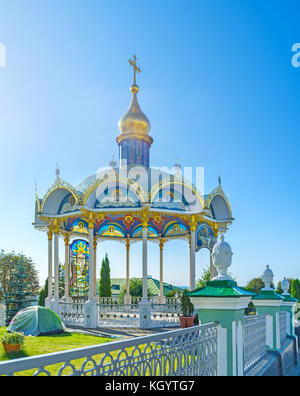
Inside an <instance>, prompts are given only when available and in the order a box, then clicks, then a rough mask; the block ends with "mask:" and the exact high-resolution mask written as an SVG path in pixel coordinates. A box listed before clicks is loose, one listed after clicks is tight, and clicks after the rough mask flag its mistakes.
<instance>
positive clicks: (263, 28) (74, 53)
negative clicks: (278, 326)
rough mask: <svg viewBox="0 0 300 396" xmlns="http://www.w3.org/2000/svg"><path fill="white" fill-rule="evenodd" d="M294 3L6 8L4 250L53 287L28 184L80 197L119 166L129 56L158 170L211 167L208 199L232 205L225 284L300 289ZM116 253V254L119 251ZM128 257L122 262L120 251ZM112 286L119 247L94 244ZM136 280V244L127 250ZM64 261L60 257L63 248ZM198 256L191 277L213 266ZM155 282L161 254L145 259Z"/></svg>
mask: <svg viewBox="0 0 300 396" xmlns="http://www.w3.org/2000/svg"><path fill="white" fill-rule="evenodd" d="M297 3H298V2H297V1H287V2H283V1H276V0H264V1H263V2H262V1H257V0H252V1H244V0H226V1H224V0H202V1H199V0H194V1H193V0H188V1H186V0H184V1H183V0H181V1H179V0H163V1H161V0H160V1H158V0H152V1H151V2H150V1H147V0H140V1H138V2H137V1H133V0H127V1H124V0H98V1H93V0H84V1H83V0H63V1H61V0H43V1H42V2H41V1H40V0H11V1H9V2H8V1H6V0H5V1H4V0H0V43H3V44H4V45H5V46H6V50H7V67H6V68H2V69H1V68H0V136H1V156H0V169H1V186H2V188H1V194H0V207H1V227H0V248H3V249H4V250H6V251H10V250H15V251H22V252H23V253H25V254H27V255H29V256H31V257H32V258H33V260H34V261H35V262H36V264H37V266H38V268H39V271H40V277H41V281H43V280H44V279H45V277H46V275H47V239H46V235H44V234H43V233H40V232H38V231H35V230H34V229H33V227H32V224H31V223H32V221H33V211H34V181H35V178H36V179H37V182H38V192H39V195H40V196H42V195H43V194H44V193H45V191H46V190H47V188H48V187H49V186H50V184H51V183H52V182H53V181H54V178H55V164H56V162H59V164H60V167H61V173H62V177H63V178H64V179H65V180H67V181H68V182H70V183H72V184H74V185H77V184H78V183H79V182H80V181H81V180H82V179H84V178H85V177H87V176H89V175H91V174H93V173H95V172H96V171H97V169H98V168H99V167H100V166H104V165H107V164H108V162H109V161H110V159H111V157H112V155H113V154H115V156H117V153H118V150H117V144H116V142H115V138H116V136H117V134H118V129H117V122H118V120H119V119H120V117H121V116H122V115H123V114H124V112H125V111H126V109H127V107H128V105H129V101H130V92H129V86H130V84H131V80H132V73H131V71H130V70H129V65H128V62H127V60H128V58H129V57H130V56H131V55H132V54H134V53H136V54H137V56H138V58H139V62H140V65H141V68H142V71H143V73H142V74H141V75H140V76H139V77H138V83H139V85H140V95H139V100H140V104H141V107H142V109H143V111H144V112H145V114H146V115H147V116H148V117H149V119H150V120H151V123H152V131H151V135H152V136H153V138H154V144H153V146H152V149H151V164H152V165H153V166H170V167H171V166H172V165H173V164H174V162H175V160H176V158H178V157H179V158H180V160H181V163H182V165H184V166H193V167H196V166H204V167H205V189H206V192H209V191H210V190H212V189H213V188H214V187H215V186H216V185H217V178H218V175H219V173H220V172H221V175H222V181H223V188H224V190H225V191H226V193H229V194H230V200H231V204H232V209H233V214H234V217H235V219H236V220H235V222H234V224H233V225H232V227H231V229H230V231H229V232H228V234H227V240H228V241H229V242H230V243H231V245H232V249H233V252H234V256H233V265H232V269H231V272H233V274H234V275H235V276H236V277H237V279H238V281H239V283H240V284H245V283H246V282H247V280H248V279H250V278H252V277H255V276H257V275H260V274H261V273H262V271H263V269H264V267H265V265H266V264H269V265H270V266H271V267H272V268H273V270H274V272H275V275H276V281H278V280H279V279H281V278H283V276H289V277H299V276H300V273H299V257H298V249H297V246H298V243H299V242H298V239H299V236H298V224H299V220H300V216H299V210H298V202H299V198H298V197H299V193H300V191H299V190H300V187H299V160H298V147H299V124H300V116H299V99H300V68H299V69H296V68H293V67H292V65H291V57H292V52H291V48H292V45H293V44H294V43H297V42H300V31H299V11H300V6H299V3H298V4H297ZM116 248H117V249H116ZM123 250H124V251H123ZM106 251H107V252H108V254H109V257H110V260H111V271H112V276H115V277H116V276H124V275H125V247H124V249H123V248H122V245H116V244H114V243H104V244H102V245H99V251H98V261H100V259H101V257H102V256H103V254H104V253H105V252H106ZM131 256H132V275H135V276H140V275H141V272H142V268H141V258H142V252H141V245H140V244H137V245H135V246H134V247H133V249H132V255H131ZM61 258H62V259H63V249H62V246H61ZM208 262H209V257H208V253H207V252H205V251H201V252H200V253H198V254H197V277H198V276H200V274H201V271H202V268H203V267H204V266H205V265H206V264H208ZM188 268H189V254H188V244H187V243H184V242H172V243H170V244H167V245H166V249H165V278H166V281H168V282H173V283H175V284H179V285H185V284H188V283H189V282H188V279H189V273H188ZM149 273H150V274H151V275H153V276H155V277H158V274H159V251H158V247H157V246H156V245H153V246H152V245H150V247H149Z"/></svg>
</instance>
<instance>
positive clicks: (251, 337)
mask: <svg viewBox="0 0 300 396" xmlns="http://www.w3.org/2000/svg"><path fill="white" fill-rule="evenodd" d="M266 328H267V318H266V315H255V316H246V317H245V318H244V334H243V337H244V340H243V341H244V371H247V370H248V369H249V368H250V367H251V366H253V365H254V364H255V363H256V362H258V361H259V360H260V359H261V358H262V357H263V356H264V355H265V354H266V353H267V329H266Z"/></svg>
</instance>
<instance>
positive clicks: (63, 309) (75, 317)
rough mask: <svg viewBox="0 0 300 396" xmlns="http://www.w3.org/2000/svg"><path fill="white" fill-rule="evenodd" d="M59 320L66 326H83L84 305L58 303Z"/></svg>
mask: <svg viewBox="0 0 300 396" xmlns="http://www.w3.org/2000/svg"><path fill="white" fill-rule="evenodd" d="M59 306H60V318H61V320H62V321H63V322H64V324H65V325H66V326H76V327H83V326H84V303H79V302H78V303H68V302H60V303H59Z"/></svg>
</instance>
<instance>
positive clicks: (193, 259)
mask: <svg viewBox="0 0 300 396" xmlns="http://www.w3.org/2000/svg"><path fill="white" fill-rule="evenodd" d="M195 287H196V229H191V239H190V289H191V290H194V289H195Z"/></svg>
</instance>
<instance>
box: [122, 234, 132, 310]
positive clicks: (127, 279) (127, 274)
mask: <svg viewBox="0 0 300 396" xmlns="http://www.w3.org/2000/svg"><path fill="white" fill-rule="evenodd" d="M129 260H130V239H129V238H127V239H126V294H125V296H124V304H127V305H128V304H131V296H130V267H129V265H130V261H129Z"/></svg>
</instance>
